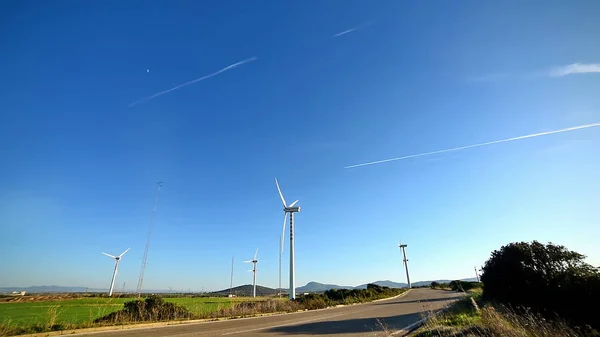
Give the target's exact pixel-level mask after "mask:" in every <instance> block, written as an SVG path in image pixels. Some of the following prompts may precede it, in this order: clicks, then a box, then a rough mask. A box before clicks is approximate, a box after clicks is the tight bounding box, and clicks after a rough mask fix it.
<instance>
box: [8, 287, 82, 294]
mask: <svg viewBox="0 0 600 337" xmlns="http://www.w3.org/2000/svg"><path fill="white" fill-rule="evenodd" d="M23 290H24V291H26V292H28V293H83V292H85V291H86V288H85V287H62V286H32V287H1V288H0V293H12V292H13V291H18V292H20V291H23Z"/></svg>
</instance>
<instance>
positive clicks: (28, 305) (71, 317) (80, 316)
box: [0, 297, 261, 336]
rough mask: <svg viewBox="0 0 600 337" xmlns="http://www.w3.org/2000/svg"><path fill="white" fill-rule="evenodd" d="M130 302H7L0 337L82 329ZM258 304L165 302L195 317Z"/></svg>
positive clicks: (221, 300) (197, 299) (92, 299)
mask: <svg viewBox="0 0 600 337" xmlns="http://www.w3.org/2000/svg"><path fill="white" fill-rule="evenodd" d="M133 299H134V298H99V297H89V298H78V299H64V300H52V301H40V302H8V303H0V336H2V335H3V334H2V328H6V327H7V326H9V327H10V326H13V327H14V326H18V327H22V328H24V329H26V330H27V327H32V330H35V329H34V328H33V327H35V326H39V327H51V326H53V325H61V326H64V327H85V326H87V325H89V324H91V322H92V321H93V320H95V319H96V318H99V317H102V316H105V315H107V314H109V313H111V312H114V311H117V310H119V309H122V308H123V303H125V302H126V301H130V300H133ZM251 300H261V298H256V299H253V298H245V297H236V298H234V299H230V298H224V297H178V298H177V297H176V298H165V301H167V302H173V303H176V304H179V305H182V306H184V307H186V308H187V309H188V310H190V311H192V312H193V313H195V314H198V315H204V314H208V313H212V312H216V311H218V310H219V309H226V308H229V307H231V306H232V304H233V303H236V302H241V301H251Z"/></svg>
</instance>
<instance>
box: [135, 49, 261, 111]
mask: <svg viewBox="0 0 600 337" xmlns="http://www.w3.org/2000/svg"><path fill="white" fill-rule="evenodd" d="M257 59H258V58H257V57H252V58H249V59H246V60H243V61H240V62H238V63H234V64H232V65H229V66H227V67H225V68H223V69H221V70H219V71H217V72H214V73H212V74H210V75H206V76H202V77H200V78H197V79H195V80H191V81H189V82H185V83H183V84H180V85H178V86H176V87H173V88H171V89H167V90H165V91H161V92H158V93H156V94H154V95H152V96H148V97H146V98H142V99H140V100H137V101H135V102H133V103H131V104H129V107H132V106H134V105H137V104H139V103H142V102H145V101H149V100H151V99H153V98H155V97H158V96H160V95H164V94H166V93H168V92H171V91H173V90H177V89H179V88H183V87H185V86H188V85H190V84H194V83H196V82H200V81H204V80H206V79H209V78H211V77H213V76H217V75H219V74H220V73H223V72H226V71H227V70H231V69H233V68H235V67H238V66H241V65H242V64H246V63H249V62H252V61H256V60H257Z"/></svg>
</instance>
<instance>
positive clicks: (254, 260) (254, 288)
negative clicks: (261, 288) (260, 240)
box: [244, 248, 258, 297]
mask: <svg viewBox="0 0 600 337" xmlns="http://www.w3.org/2000/svg"><path fill="white" fill-rule="evenodd" d="M257 255H258V248H256V253H254V259H252V260H250V261H244V263H253V264H254V268H252V270H250V271H251V272H252V274H253V281H252V287H253V288H252V297H256V272H257V271H258V270H257V269H256V264H257V263H258V260H257V259H256V256H257Z"/></svg>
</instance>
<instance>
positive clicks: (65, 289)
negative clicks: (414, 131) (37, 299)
mask: <svg viewBox="0 0 600 337" xmlns="http://www.w3.org/2000/svg"><path fill="white" fill-rule="evenodd" d="M433 281H435V282H438V283H450V282H451V281H452V280H432V281H418V282H413V284H412V285H413V286H415V287H420V286H424V285H429V284H431V282H433ZM461 281H467V282H474V281H477V280H476V278H474V277H471V278H465V279H461ZM371 283H374V284H377V285H380V286H384V287H390V288H406V287H407V284H406V283H398V282H393V281H390V280H385V281H375V282H371ZM366 287H367V285H366V284H361V285H359V286H356V287H354V286H340V285H337V284H326V283H319V282H308V283H307V284H306V285H305V286H302V287H297V288H296V292H297V293H299V294H302V293H311V292H324V291H326V290H329V289H365V288H366ZM117 290H118V289H117ZM13 291H16V292H21V291H26V292H28V293H84V292H86V291H87V292H89V293H101V292H106V291H107V289H96V288H86V287H80V286H56V285H51V286H31V287H0V293H12V292H13ZM281 291H282V292H283V293H287V292H288V290H287V289H282V290H281ZM117 292H118V291H117ZM143 292H144V293H155V294H166V293H170V292H171V291H170V290H158V289H144V291H143ZM177 292H178V293H179V292H180V291H177ZM233 292H234V294H236V295H237V296H252V285H250V284H247V285H243V286H239V287H235V288H233ZM210 294H212V295H215V296H227V295H229V289H224V290H220V291H215V292H212V293H210ZM256 294H257V295H258V296H270V295H276V294H277V289H272V288H268V287H263V286H256Z"/></svg>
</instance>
